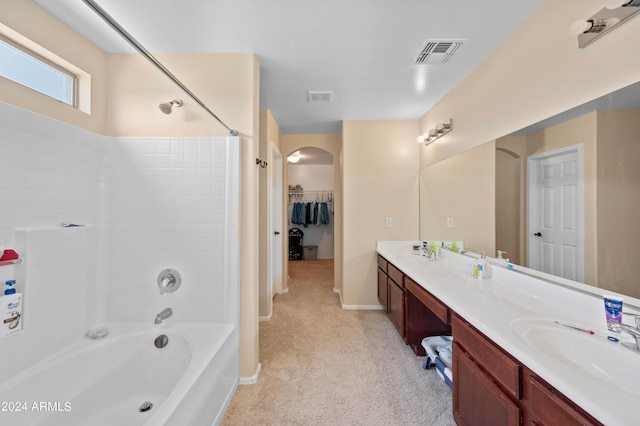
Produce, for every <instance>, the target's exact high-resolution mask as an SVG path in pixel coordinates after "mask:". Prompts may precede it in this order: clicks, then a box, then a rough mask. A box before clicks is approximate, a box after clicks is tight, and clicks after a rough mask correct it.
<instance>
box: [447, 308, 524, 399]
mask: <svg viewBox="0 0 640 426" xmlns="http://www.w3.org/2000/svg"><path fill="white" fill-rule="evenodd" d="M451 329H452V331H453V340H454V341H456V342H458V344H459V345H461V346H462V347H463V348H464V350H465V351H466V352H467V353H468V354H469V355H470V356H471V357H472V358H473V359H474V360H475V362H477V363H478V365H480V366H481V367H482V368H483V369H484V370H485V371H486V372H487V373H488V374H489V375H490V376H492V377H493V378H494V379H495V380H496V381H497V382H498V383H499V384H500V385H502V386H503V387H504V389H505V390H506V391H507V392H508V394H509V395H510V396H511V397H513V398H515V399H516V400H519V399H520V398H521V397H522V386H521V385H520V372H521V366H520V364H518V362H517V361H516V360H515V359H513V358H512V357H511V356H509V355H507V354H506V353H505V352H503V351H502V350H501V349H499V348H498V347H497V346H496V345H495V344H494V343H493V342H491V341H490V340H489V339H487V338H486V337H485V336H484V335H483V334H482V333H480V332H479V331H477V330H476V329H474V328H473V327H472V326H471V325H470V324H468V323H467V322H466V321H464V320H463V319H462V318H460V317H459V316H458V315H452V317H451Z"/></svg>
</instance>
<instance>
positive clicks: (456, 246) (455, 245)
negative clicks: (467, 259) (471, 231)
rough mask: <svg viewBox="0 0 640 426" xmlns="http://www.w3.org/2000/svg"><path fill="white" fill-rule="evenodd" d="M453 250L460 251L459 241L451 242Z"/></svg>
mask: <svg viewBox="0 0 640 426" xmlns="http://www.w3.org/2000/svg"><path fill="white" fill-rule="evenodd" d="M451 251H452V252H454V253H457V252H458V243H456V242H455V241H454V242H452V243H451Z"/></svg>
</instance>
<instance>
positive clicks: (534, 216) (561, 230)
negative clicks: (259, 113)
mask: <svg viewBox="0 0 640 426" xmlns="http://www.w3.org/2000/svg"><path fill="white" fill-rule="evenodd" d="M527 167H528V170H529V172H528V175H529V185H528V186H529V234H528V236H527V240H528V241H529V244H528V246H529V267H530V268H532V269H536V270H538V271H542V272H546V273H549V274H553V275H556V276H560V277H563V278H567V279H571V280H576V281H583V278H584V248H583V232H584V230H583V216H584V207H583V206H584V194H583V178H582V145H575V146H571V147H568V148H563V149H560V150H555V151H551V152H546V153H543V154H538V155H535V156H531V157H529V158H528V164H527Z"/></svg>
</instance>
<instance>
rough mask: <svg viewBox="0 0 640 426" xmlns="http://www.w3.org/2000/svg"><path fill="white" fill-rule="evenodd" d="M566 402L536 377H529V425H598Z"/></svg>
mask: <svg viewBox="0 0 640 426" xmlns="http://www.w3.org/2000/svg"><path fill="white" fill-rule="evenodd" d="M573 405H574V404H573V403H570V402H567V401H565V400H564V398H563V397H562V396H560V394H559V392H557V391H555V390H554V389H552V388H551V387H550V386H547V384H546V383H543V382H542V381H541V380H539V379H538V378H537V377H535V376H533V375H530V376H529V415H530V420H531V424H533V425H545V426H587V425H588V426H592V425H600V423H599V422H598V421H597V420H595V419H594V418H592V417H591V416H589V415H588V414H587V413H584V412H581V411H582V410H581V409H580V408H577V407H575V408H574V406H573Z"/></svg>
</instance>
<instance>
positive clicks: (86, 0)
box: [82, 0, 238, 136]
mask: <svg viewBox="0 0 640 426" xmlns="http://www.w3.org/2000/svg"><path fill="white" fill-rule="evenodd" d="M82 1H83V2H84V4H86V5H87V6H89V8H91V10H93V11H94V12H95V13H96V15H98V16H99V17H100V18H102V19H103V20H104V21H105V22H106V23H107V24H109V26H110V27H111V28H113V29H114V30H115V31H116V32H117V33H118V34H120V36H122V38H124V39H125V40H126V41H127V42H128V43H129V44H130V45H131V46H133V48H134V49H136V50H137V51H138V52H139V53H140V54H141V55H142V56H144V57H145V58H147V59H148V60H149V62H151V63H152V64H153V65H154V66H155V67H156V68H157V69H159V70H160V71H161V72H162V73H163V74H164V75H166V76H167V77H168V78H169V79H170V80H171V81H173V82H174V83H175V84H176V85H177V86H178V87H180V88H181V89H182V90H183V91H184V92H185V93H186V94H187V95H189V96H190V97H191V99H193V100H194V101H196V102H197V103H198V105H200V106H201V107H202V108H204V110H205V111H207V112H208V113H209V114H211V116H212V117H213V118H215V119H216V121H217V122H218V123H220V124H221V125H222V127H224V128H225V129H227V131H228V132H229V136H238V131H237V130H233V129H231V128H230V127H229V126H227V125H226V124H224V122H223V121H222V120H220V118H218V116H217V115H215V114H214V113H213V111H211V110H210V109H209V107H207V106H206V105H205V104H204V102H202V101H201V100H200V98H198V97H197V96H196V95H195V94H194V93H193V92H192V91H191V90H189V88H187V86H185V85H184V84H182V82H181V81H180V80H178V78H177V77H176V76H174V75H173V74H172V73H171V71H169V70H168V69H167V68H166V67H165V66H164V65H162V63H160V61H158V60H157V59H156V58H155V57H154V56H153V55H152V54H151V53H149V51H148V50H147V49H145V48H144V47H143V46H142V45H141V44H140V43H139V42H138V40H136V39H135V38H133V36H132V35H131V34H129V33H128V32H127V31H126V30H125V29H124V28H122V27H121V26H120V24H118V23H117V22H116V21H115V19H113V18H112V17H111V15H109V14H108V13H107V12H106V11H105V10H104V9H103V8H101V7H100V6H99V5H98V4H97V3H95V2H94V1H93V0H82Z"/></svg>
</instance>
